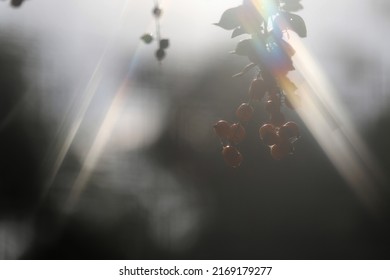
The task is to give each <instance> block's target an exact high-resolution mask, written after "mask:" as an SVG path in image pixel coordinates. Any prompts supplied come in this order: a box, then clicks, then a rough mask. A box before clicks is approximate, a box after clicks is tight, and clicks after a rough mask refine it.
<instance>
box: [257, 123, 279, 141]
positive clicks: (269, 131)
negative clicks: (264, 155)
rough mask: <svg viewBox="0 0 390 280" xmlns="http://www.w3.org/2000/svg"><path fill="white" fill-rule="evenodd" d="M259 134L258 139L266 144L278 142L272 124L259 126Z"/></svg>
mask: <svg viewBox="0 0 390 280" xmlns="http://www.w3.org/2000/svg"><path fill="white" fill-rule="evenodd" d="M259 134H260V139H261V140H263V142H264V143H265V144H266V145H268V146H272V145H274V144H276V143H277V142H278V136H277V135H276V131H275V127H274V126H273V125H272V124H264V125H263V126H262V127H260V129H259Z"/></svg>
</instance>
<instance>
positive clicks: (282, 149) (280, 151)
mask: <svg viewBox="0 0 390 280" xmlns="http://www.w3.org/2000/svg"><path fill="white" fill-rule="evenodd" d="M293 151H294V149H293V146H292V144H291V143H290V142H289V141H281V142H279V143H278V144H275V145H273V146H272V147H271V156H272V157H273V158H274V159H275V160H281V159H283V158H285V157H286V156H288V155H289V154H291V153H292V152H293Z"/></svg>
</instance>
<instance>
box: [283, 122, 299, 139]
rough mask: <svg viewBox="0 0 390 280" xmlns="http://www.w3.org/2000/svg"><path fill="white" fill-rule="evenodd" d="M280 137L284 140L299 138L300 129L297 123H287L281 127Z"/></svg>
mask: <svg viewBox="0 0 390 280" xmlns="http://www.w3.org/2000/svg"><path fill="white" fill-rule="evenodd" d="M279 135H280V137H282V138H284V139H290V138H298V137H299V127H298V125H297V124H296V123H295V122H287V123H285V124H284V125H283V126H281V127H280V129H279Z"/></svg>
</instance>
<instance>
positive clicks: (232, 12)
mask: <svg viewBox="0 0 390 280" xmlns="http://www.w3.org/2000/svg"><path fill="white" fill-rule="evenodd" d="M242 9H243V6H242V5H240V6H237V7H235V8H230V9H227V10H226V11H225V12H223V14H222V16H221V18H220V20H219V22H218V23H214V24H215V25H217V26H219V27H221V28H223V29H226V30H232V29H234V28H236V27H238V26H240V25H241V20H240V18H241V14H242Z"/></svg>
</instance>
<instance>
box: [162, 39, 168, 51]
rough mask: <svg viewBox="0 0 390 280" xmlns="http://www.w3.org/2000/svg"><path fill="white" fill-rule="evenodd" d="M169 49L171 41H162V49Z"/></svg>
mask: <svg viewBox="0 0 390 280" xmlns="http://www.w3.org/2000/svg"><path fill="white" fill-rule="evenodd" d="M168 47H169V39H161V40H160V49H166V48H168Z"/></svg>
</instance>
